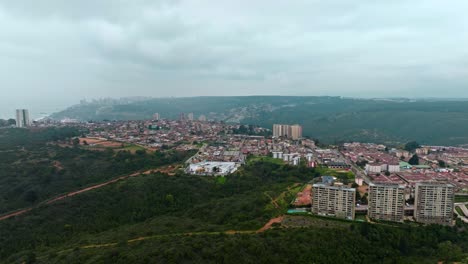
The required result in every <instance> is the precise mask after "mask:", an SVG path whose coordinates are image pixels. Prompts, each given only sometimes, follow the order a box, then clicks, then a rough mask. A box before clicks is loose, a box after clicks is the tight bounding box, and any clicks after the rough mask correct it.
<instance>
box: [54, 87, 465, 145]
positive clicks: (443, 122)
mask: <svg viewBox="0 0 468 264" xmlns="http://www.w3.org/2000/svg"><path fill="white" fill-rule="evenodd" d="M181 112H185V113H189V112H193V113H194V114H195V117H198V116H199V115H202V114H203V115H206V116H207V118H208V119H213V120H224V121H227V122H241V123H249V124H258V125H261V126H264V127H271V126H272V124H273V123H299V124H302V125H303V127H304V135H305V136H310V137H313V138H318V139H319V140H321V141H323V142H326V143H337V142H341V141H351V140H356V141H372V142H381V143H401V142H407V141H410V140H417V141H418V142H421V143H424V144H437V145H439V144H440V145H460V144H468V133H467V132H466V131H468V101H464V100H458V101H457V100H452V101H448V100H409V99H394V100H383V99H379V100H377V99H372V100H371V99H351V98H341V97H283V96H248V97H192V98H158V99H151V98H148V99H138V100H131V99H127V100H126V99H120V100H99V101H94V102H91V103H84V104H80V105H75V106H72V107H70V108H68V109H66V110H64V111H61V112H59V113H56V114H54V115H52V117H53V118H56V119H62V118H67V117H68V118H73V119H80V120H104V119H108V120H113V119H116V120H130V119H150V118H151V117H152V115H153V114H154V113H160V114H161V116H162V117H163V118H178V116H179V113H181Z"/></svg>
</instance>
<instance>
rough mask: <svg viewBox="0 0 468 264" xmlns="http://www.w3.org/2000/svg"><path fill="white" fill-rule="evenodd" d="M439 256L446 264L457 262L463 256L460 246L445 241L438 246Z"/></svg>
mask: <svg viewBox="0 0 468 264" xmlns="http://www.w3.org/2000/svg"><path fill="white" fill-rule="evenodd" d="M437 249H438V253H439V256H440V257H441V258H442V260H444V261H445V262H449V261H453V260H457V259H459V258H460V256H461V255H462V250H461V248H460V247H459V246H458V245H454V244H453V243H452V242H451V241H444V242H442V243H439V244H438V245H437Z"/></svg>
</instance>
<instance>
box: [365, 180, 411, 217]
mask: <svg viewBox="0 0 468 264" xmlns="http://www.w3.org/2000/svg"><path fill="white" fill-rule="evenodd" d="M368 200H369V208H368V216H369V218H371V219H373V220H384V221H392V222H403V219H404V206H405V187H404V186H401V185H398V184H391V183H371V184H370V185H369V198H368Z"/></svg>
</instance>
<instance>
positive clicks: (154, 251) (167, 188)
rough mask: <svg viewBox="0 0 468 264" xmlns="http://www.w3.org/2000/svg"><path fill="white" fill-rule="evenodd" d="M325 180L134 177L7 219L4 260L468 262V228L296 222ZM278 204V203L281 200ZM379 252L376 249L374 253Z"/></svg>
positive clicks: (265, 172) (2, 224) (285, 174)
mask: <svg viewBox="0 0 468 264" xmlns="http://www.w3.org/2000/svg"><path fill="white" fill-rule="evenodd" d="M318 175H319V174H318V173H317V172H316V171H314V169H310V168H306V167H290V166H288V165H280V164H275V163H271V162H269V161H268V160H253V161H252V162H249V163H248V164H247V165H246V166H245V167H244V168H243V169H242V170H241V171H239V172H238V173H236V174H233V175H230V176H229V177H226V178H213V177H198V176H189V175H184V174H181V173H178V174H176V175H173V176H169V175H165V174H161V173H156V174H151V175H142V176H139V177H134V178H129V179H128V180H125V181H119V182H117V183H115V184H112V185H108V186H105V187H103V188H100V189H97V190H93V191H90V192H87V193H83V194H81V195H78V196H74V197H70V198H68V199H64V200H62V201H59V202H57V203H56V204H53V205H48V206H43V207H40V208H37V209H35V210H33V211H31V212H29V213H27V214H24V215H21V216H18V217H15V218H10V219H7V220H5V221H0V233H1V234H2V236H1V237H0V263H21V262H23V261H24V262H26V263H110V262H112V263H152V262H157V263H255V262H258V260H259V259H261V260H262V262H261V263H311V262H313V263H376V262H379V261H380V260H381V259H385V262H383V263H434V262H436V261H437V260H439V259H446V260H461V259H463V258H464V257H466V256H465V255H466V254H465V253H463V252H466V251H467V250H468V244H467V243H466V242H467V241H466V239H465V238H466V236H467V235H468V234H467V233H466V228H464V227H463V226H461V225H459V226H457V227H454V228H451V227H442V226H430V227H421V226H409V225H408V226H399V227H394V226H389V225H370V224H367V223H359V222H350V221H343V220H333V219H329V218H321V217H314V216H288V217H289V219H290V221H292V222H296V223H297V224H298V225H299V226H297V227H300V228H297V227H294V226H292V227H287V226H284V227H283V226H282V225H281V226H280V227H282V228H274V229H272V230H267V231H266V232H263V233H258V232H257V230H259V228H260V227H262V226H263V225H264V224H265V223H266V222H268V220H269V219H270V218H272V217H277V216H278V215H281V214H284V213H285V212H286V210H287V208H288V204H289V202H290V201H291V200H292V198H293V197H294V196H295V192H297V191H298V190H299V189H297V188H296V187H294V186H297V185H298V184H301V183H305V182H308V181H309V180H311V179H312V178H314V177H317V176H318ZM273 200H274V201H275V202H273ZM369 249H372V250H369Z"/></svg>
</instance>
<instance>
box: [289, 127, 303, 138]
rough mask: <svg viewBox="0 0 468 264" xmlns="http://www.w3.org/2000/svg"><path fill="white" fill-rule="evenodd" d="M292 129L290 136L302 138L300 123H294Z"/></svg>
mask: <svg viewBox="0 0 468 264" xmlns="http://www.w3.org/2000/svg"><path fill="white" fill-rule="evenodd" d="M290 129H291V135H290V137H291V138H292V139H293V140H298V139H300V138H302V126H300V125H292V126H291V127H290Z"/></svg>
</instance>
